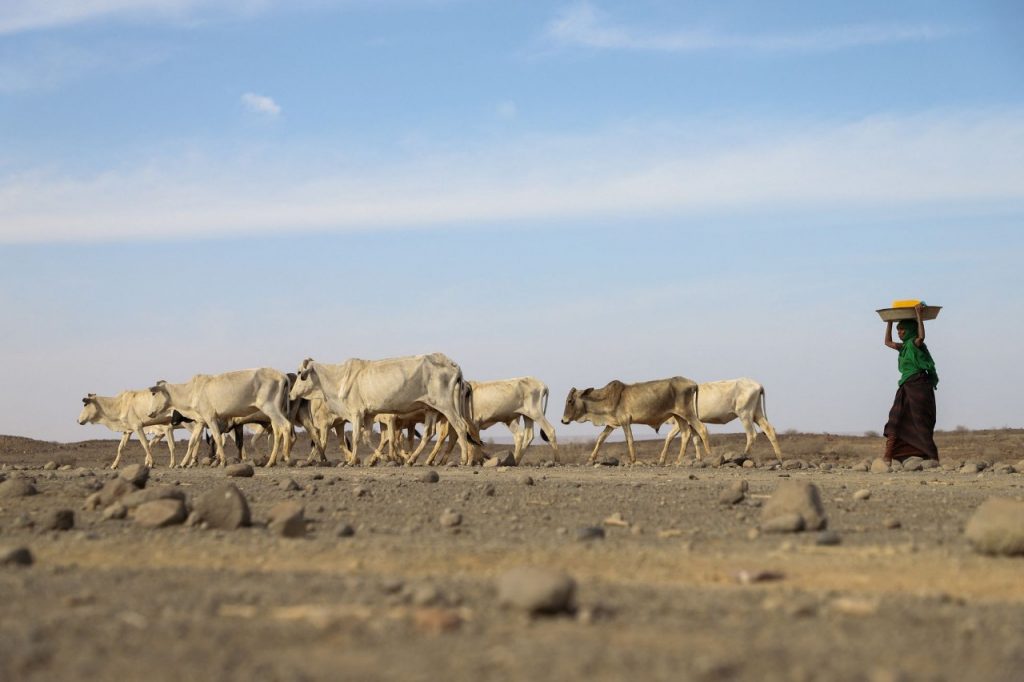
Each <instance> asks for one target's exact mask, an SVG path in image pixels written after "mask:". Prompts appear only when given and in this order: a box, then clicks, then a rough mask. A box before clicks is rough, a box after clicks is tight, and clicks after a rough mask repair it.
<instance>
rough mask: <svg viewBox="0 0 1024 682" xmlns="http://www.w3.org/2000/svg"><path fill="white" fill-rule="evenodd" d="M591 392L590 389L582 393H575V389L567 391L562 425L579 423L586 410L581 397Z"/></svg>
mask: <svg viewBox="0 0 1024 682" xmlns="http://www.w3.org/2000/svg"><path fill="white" fill-rule="evenodd" d="M591 390H592V389H589V388H588V389H586V390H585V391H583V392H582V393H581V392H580V391H577V390H576V389H575V388H572V389H570V390H569V395H568V396H567V397H566V399H565V410H564V411H563V412H562V423H563V424H569V423H571V422H574V421H579V419H580V417H582V416H583V414H584V413H585V412H586V410H587V406H586V404H585V403H584V402H583V397H584V396H586V395H587V393H589V392H590V391H591Z"/></svg>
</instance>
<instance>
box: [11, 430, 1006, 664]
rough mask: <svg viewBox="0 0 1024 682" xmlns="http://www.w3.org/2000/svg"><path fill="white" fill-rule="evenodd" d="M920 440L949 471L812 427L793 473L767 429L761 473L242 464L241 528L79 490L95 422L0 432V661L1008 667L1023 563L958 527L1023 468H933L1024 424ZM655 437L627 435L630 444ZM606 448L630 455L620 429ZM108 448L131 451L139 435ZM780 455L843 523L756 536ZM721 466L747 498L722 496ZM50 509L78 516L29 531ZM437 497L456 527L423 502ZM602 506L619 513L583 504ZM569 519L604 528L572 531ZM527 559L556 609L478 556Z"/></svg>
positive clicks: (998, 445)
mask: <svg viewBox="0 0 1024 682" xmlns="http://www.w3.org/2000/svg"><path fill="white" fill-rule="evenodd" d="M938 440H939V447H940V451H941V452H942V454H943V456H944V458H945V460H944V463H947V464H948V466H949V470H946V469H941V468H940V469H933V470H928V471H923V472H900V473H891V474H871V473H866V472H859V471H854V470H852V469H851V468H850V467H852V466H854V465H856V464H858V463H859V462H860V461H861V460H862V459H863V458H865V457H871V456H873V455H875V454H877V453H878V451H879V449H880V439H878V438H870V437H864V438H840V437H836V436H824V435H820V434H818V435H815V434H791V435H787V436H784V437H783V448H784V451H785V452H786V453H787V456H788V457H794V458H799V459H802V460H804V461H805V462H807V463H808V465H811V466H813V467H814V468H804V469H793V470H778V469H772V468H769V467H768V465H769V464H771V459H770V456H769V452H770V451H769V450H768V448H767V446H766V444H764V443H763V439H759V443H758V445H757V447H756V448H755V456H756V458H757V459H758V460H759V461H761V462H762V466H760V467H756V468H740V467H735V466H723V467H721V468H696V467H692V466H683V467H675V466H670V467H664V468H662V467H656V466H650V465H649V464H648V465H645V466H635V467H624V466H617V467H616V466H608V467H589V466H583V465H579V464H575V463H565V462H566V461H568V462H575V461H578V460H579V459H580V458H581V457H585V455H586V453H587V452H589V447H587V446H585V445H583V444H579V445H574V446H566V447H565V448H563V453H562V455H563V456H562V458H561V459H562V461H563V462H562V463H561V464H559V465H555V466H545V465H542V462H545V461H546V460H548V459H549V458H550V455H549V453H550V450H546V449H543V448H541V447H537V446H535V447H534V448H532V450H531V451H530V453H528V455H527V458H526V460H525V462H526V463H527V464H528V465H527V466H523V467H520V468H517V469H515V468H510V469H493V468H479V467H474V468H468V467H440V468H438V469H436V471H437V472H438V473H439V475H440V480H439V481H438V482H436V483H428V482H425V481H423V480H421V476H423V474H424V473H425V472H426V470H427V469H426V468H425V467H415V468H392V467H379V468H335V467H331V468H325V467H294V468H287V467H277V468H275V469H273V470H265V469H259V470H257V471H256V475H255V476H254V477H253V478H241V479H238V478H235V479H230V480H231V482H233V483H235V484H236V485H237V486H238V487H239V489H240V490H241V491H242V492H243V493H244V494H245V496H246V498H247V499H248V500H249V503H250V506H251V508H252V512H253V516H254V519H255V521H256V522H257V523H256V525H254V527H252V528H246V529H242V530H237V531H217V530H204V529H202V528H200V527H188V526H185V525H179V526H173V527H170V528H164V529H157V530H148V529H144V528H142V527H140V526H139V525H137V524H136V523H135V522H134V521H133V520H131V518H128V519H125V520H106V521H105V520H102V518H101V510H96V511H86V510H83V508H82V507H83V502H84V500H85V498H86V496H87V495H88V494H89V493H91V492H92V491H93V490H94V489H95V487H96V486H97V485H98V484H99V483H101V482H103V481H105V480H106V479H107V478H108V477H109V476H111V475H115V474H113V473H112V472H110V471H108V470H105V469H103V466H104V465H105V464H107V463H108V462H109V461H110V460H111V459H112V458H113V453H114V449H115V446H116V443H115V442H114V441H90V442H85V443H72V444H56V443H42V442H39V441H31V440H28V439H19V438H15V437H0V467H3V468H2V469H0V477H3V476H6V477H27V478H30V479H32V480H34V482H35V486H36V488H37V489H38V491H39V494H37V495H34V496H29V497H21V498H14V499H0V546H8V547H10V546H26V547H28V548H30V550H31V551H32V553H33V555H34V558H35V562H34V564H33V565H32V566H28V567H13V566H8V567H0V595H2V597H0V679H4V680H26V679H35V680H75V679H90V680H106V679H111V680H113V679H120V680H123V679H148V680H178V679H225V680H234V679H238V680H303V679H309V680H318V679H358V680H385V679H387V680H393V679H402V680H406V679H409V680H421V679H422V680H427V679H432V680H433V679H446V680H479V679H487V680H524V679H581V678H586V679H588V680H619V679H626V678H631V679H673V680H680V679H694V680H718V679H722V680H724V679H750V680H872V681H878V682H881V681H883V680H903V679H905V680H967V679H970V680H1020V679H1021V671H1022V670H1024V636H1022V633H1024V559H1021V558H1017V559H1007V558H1002V559H1000V558H990V557H985V556H980V555H978V554H975V553H974V552H973V551H972V550H971V549H970V547H969V546H968V545H967V543H966V542H965V541H964V539H963V536H962V528H963V526H964V524H965V523H966V520H967V519H968V518H969V517H970V515H971V513H972V512H973V511H974V509H975V508H976V507H977V506H978V505H979V504H980V503H981V502H982V501H983V500H985V499H986V498H987V497H989V496H1003V497H1010V498H1015V499H1022V497H1024V474H1019V473H1009V474H1001V473H995V472H993V471H990V470H986V471H985V472H983V473H981V474H970V475H968V474H964V473H960V472H959V471H957V470H955V468H954V465H955V464H956V463H957V462H959V461H961V460H976V461H980V460H984V461H987V462H988V463H994V462H997V461H1009V462H1011V463H1015V462H1017V461H1019V460H1020V459H1022V458H1024V450H1022V446H1024V432H1021V431H996V432H965V433H951V434H940V437H939V439H938ZM714 442H715V443H716V445H717V446H719V447H720V449H722V450H725V451H728V450H729V449H730V448H733V449H735V448H736V447H737V444H738V443H739V442H740V441H739V440H738V439H737V438H733V437H718V438H716V440H715V441H714ZM659 448H660V443H658V442H655V441H650V442H644V443H641V448H640V453H641V459H643V460H646V461H647V462H650V461H651V460H653V459H654V457H655V456H656V453H657V452H658V450H659ZM182 451H183V448H182ZM156 452H157V462H158V464H160V465H161V466H158V467H157V468H155V469H154V470H153V472H152V475H151V477H150V485H153V484H154V483H155V484H174V485H180V486H181V487H182V489H183V490H184V491H185V492H186V493H187V495H188V498H189V499H190V500H191V499H194V498H195V496H197V495H198V494H200V493H201V492H202V491H204V490H207V489H209V488H211V487H212V486H214V485H216V484H219V483H222V482H224V481H225V480H227V479H226V478H225V475H224V472H223V471H222V470H220V469H216V468H205V467H200V468H196V469H190V470H169V469H167V468H166V467H164V466H162V465H163V464H165V461H164V457H165V456H166V448H164V447H162V446H158V448H157V451H156ZM229 452H230V450H229ZM296 452H302V453H305V450H304V449H302V448H301V447H300V448H299V449H298V450H297V451H296ZM607 454H609V455H614V456H618V457H620V458H622V459H625V458H624V446H623V445H622V444H608V448H607ZM335 457H336V455H335ZM125 461H126V462H128V463H132V462H139V461H141V450H140V449H138V446H137V445H134V446H133V449H132V450H129V451H128V453H127V454H126V456H125ZM46 462H53V463H54V464H56V465H58V466H59V465H66V468H65V469H58V470H44V469H43V468H42V467H43V464H45V463H46ZM822 462H825V463H829V464H832V469H831V470H822V469H820V468H818V465H819V464H820V463H822ZM51 466H52V465H51ZM527 476H529V477H530V478H531V479H532V485H531V484H529V483H528V482H527V481H526V480H525V477H527ZM289 478H290V479H293V480H294V481H295V482H296V483H297V484H298V486H299V487H300V489H299V490H292V491H286V490H284V489H283V487H282V485H281V483H282V481H285V480H287V479H289ZM787 478H788V479H789V480H808V481H812V482H814V483H815V484H816V485H817V486H818V487H819V488H820V491H821V494H822V499H823V501H824V505H825V508H826V511H827V513H828V517H829V528H830V529H831V530H834V531H836V532H837V533H838V535H839V538H840V540H841V542H840V543H839V544H838V545H820V544H817V540H818V538H819V535H818V534H817V533H796V534H786V535H776V534H759V533H757V532H756V528H757V526H758V521H759V514H760V509H759V508H758V506H757V505H760V504H761V503H763V502H764V501H765V500H766V499H767V498H768V497H769V496H770V495H771V493H772V492H773V490H774V489H775V488H776V486H777V485H778V484H779V483H780V482H781V481H783V480H786V479H787ZM740 479H742V480H746V481H747V482H748V483H749V487H750V489H749V491H748V496H747V499H746V500H745V501H743V502H741V503H739V504H737V505H725V504H721V503H719V501H718V496H719V493H720V491H721V490H722V489H723V488H725V487H726V486H727V485H728V484H730V483H732V482H734V481H737V480H740ZM488 484H490V485H491V486H493V495H490V494H487V492H488V491H487V489H486V488H487V485H488ZM861 489H867V490H870V491H871V495H870V497H869V498H868V499H866V500H858V499H855V498H854V496H853V493H854V492H855V491H858V490H861ZM289 499H290V500H294V501H298V502H300V503H302V504H303V505H305V513H306V517H307V518H308V519H309V522H308V529H309V532H308V534H307V537H305V538H302V539H288V538H283V537H279V536H277V535H275V534H274V533H273V532H272V531H271V530H269V529H268V528H266V527H265V525H263V523H261V522H265V521H266V519H267V517H268V515H269V512H270V509H271V507H273V505H274V504H276V503H278V502H280V501H282V500H289ZM59 508H68V509H73V510H75V527H74V528H73V529H72V530H69V531H43V530H40V526H41V524H42V519H43V518H44V516H45V515H46V513H47V512H48V511H52V510H54V509H59ZM448 508H450V509H454V510H456V511H458V512H460V513H461V514H462V517H463V520H462V523H461V525H458V526H455V527H444V526H442V525H441V524H440V523H439V517H440V516H441V514H442V512H443V511H444V510H445V509H448ZM616 512H617V513H619V514H620V515H621V517H622V518H623V519H624V520H625V523H626V524H627V525H625V526H621V525H603V521H604V520H605V519H607V518H608V517H609V516H611V515H613V514H615V513H616ZM893 520H898V521H899V527H897V528H890V527H888V526H892V525H894V524H893ZM342 524H350V525H351V526H352V527H353V528H354V530H355V533H354V535H352V536H351V537H339V536H338V533H337V529H338V527H339V526H340V525H342ZM589 526H602V527H603V528H604V530H605V533H606V536H605V537H604V539H593V540H588V541H584V540H580V539H578V532H579V529H580V528H582V527H589ZM522 565H531V566H541V567H551V568H557V569H563V570H564V571H566V572H567V573H569V574H570V575H572V576H573V577H574V578H575V580H576V581H577V584H578V590H577V599H576V601H577V608H576V609H575V612H574V613H568V614H564V615H558V616H552V617H534V618H531V617H529V616H527V615H525V614H523V613H519V612H516V611H511V610H508V609H504V608H502V607H501V606H500V605H499V604H498V603H497V599H496V595H495V587H494V585H495V578H496V576H498V575H499V574H500V573H502V572H503V571H505V570H506V569H508V568H510V567H515V566H522ZM744 572H745V573H744ZM744 574H745V575H746V576H747V577H748V578H751V577H752V579H748V580H743V579H741V576H742V575H744ZM759 577H762V578H767V579H764V580H759V579H758V578H759Z"/></svg>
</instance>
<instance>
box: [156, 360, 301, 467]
mask: <svg viewBox="0 0 1024 682" xmlns="http://www.w3.org/2000/svg"><path fill="white" fill-rule="evenodd" d="M149 390H150V393H151V396H152V397H151V402H150V415H154V414H159V413H161V412H163V411H165V410H171V409H173V410H177V411H178V412H180V413H181V414H183V415H184V416H186V417H189V418H191V419H195V420H196V421H198V422H200V423H202V424H203V425H205V426H206V428H208V429H209V430H210V434H211V435H212V436H213V440H214V445H215V446H216V449H217V459H218V462H219V463H220V465H221V466H224V465H225V464H226V463H227V458H226V457H225V455H224V444H223V439H222V438H221V432H222V430H223V429H224V428H225V424H226V423H227V422H228V420H230V419H232V418H236V417H243V418H248V417H252V416H253V415H254V413H257V412H259V413H262V414H263V415H265V416H266V417H267V418H268V419H269V420H270V424H271V429H272V430H273V434H274V445H273V448H272V449H271V453H270V459H269V460H268V461H267V466H273V465H274V463H275V462H276V461H277V455H278V452H282V453H284V456H285V457H286V458H287V457H288V456H289V453H290V452H291V446H292V437H291V434H292V423H291V421H289V419H288V412H289V411H288V377H286V376H285V375H284V374H283V373H281V372H278V371H277V370H275V369H269V368H265V367H264V368H260V369H243V370H239V371H236V372H225V373H224V374H212V375H211V374H197V375H195V376H194V377H192V378H191V379H190V380H189V381H187V382H185V383H183V384H169V383H167V382H166V381H159V382H157V384H156V385H155V386H152V387H151V388H150V389H149ZM198 445H199V436H198V435H197V434H196V433H193V435H192V438H191V439H189V451H188V454H186V457H187V458H188V457H190V456H191V457H194V456H195V451H196V448H197V447H198Z"/></svg>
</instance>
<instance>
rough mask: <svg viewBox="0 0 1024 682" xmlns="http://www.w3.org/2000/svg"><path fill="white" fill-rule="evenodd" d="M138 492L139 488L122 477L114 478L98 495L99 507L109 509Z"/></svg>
mask: <svg viewBox="0 0 1024 682" xmlns="http://www.w3.org/2000/svg"><path fill="white" fill-rule="evenodd" d="M136 490H138V487H136V485H135V484H134V483H131V482H130V481H126V480H124V479H123V478H121V477H120V476H117V477H116V478H112V479H111V480H109V481H107V482H106V483H105V484H104V485H103V487H102V488H100V491H99V492H98V493H96V495H97V498H96V499H97V501H98V505H97V506H99V507H107V506H109V505H111V504H113V503H114V502H116V501H117V500H119V499H121V498H122V497H124V496H125V495H127V494H128V493H133V492H135V491H136Z"/></svg>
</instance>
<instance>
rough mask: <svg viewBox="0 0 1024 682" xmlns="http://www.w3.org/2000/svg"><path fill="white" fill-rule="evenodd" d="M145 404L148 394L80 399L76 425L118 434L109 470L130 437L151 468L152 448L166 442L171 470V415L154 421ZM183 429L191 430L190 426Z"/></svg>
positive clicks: (131, 392)
mask: <svg viewBox="0 0 1024 682" xmlns="http://www.w3.org/2000/svg"><path fill="white" fill-rule="evenodd" d="M149 403H150V393H149V391H122V392H121V393H118V394H117V395H116V396H113V397H106V396H98V395H96V394H95V393H90V394H89V395H87V396H85V397H84V398H82V406H83V407H82V411H81V413H80V414H79V415H78V423H79V424H101V425H103V426H106V427H107V428H108V429H110V430H111V431H118V432H120V433H121V442H120V443H119V444H118V446H117V455H116V456H115V457H114V461H113V462H112V463H111V465H110V468H111V469H116V468H117V466H118V464H120V463H121V454H122V452H123V451H124V446H125V444H127V443H128V439H129V438H131V436H132V434H133V433H134V434H135V435H136V436H137V437H138V439H139V443H141V444H142V449H143V450H144V451H145V453H146V460H145V461H146V466H150V467H151V466H153V450H152V446H153V445H155V444H156V443H157V442H159V441H160V440H161V439H163V438H166V439H167V449H168V450H170V454H171V460H170V466H172V467H173V466H174V464H175V462H174V426H172V425H171V418H172V413H171V411H170V410H166V411H164V412H161V413H159V414H158V415H156V416H155V417H150V416H149ZM187 426H190V428H191V425H187ZM200 430H202V429H200ZM147 433H152V434H154V437H153V439H152V440H149V439H148V438H147V437H146V434H147Z"/></svg>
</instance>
